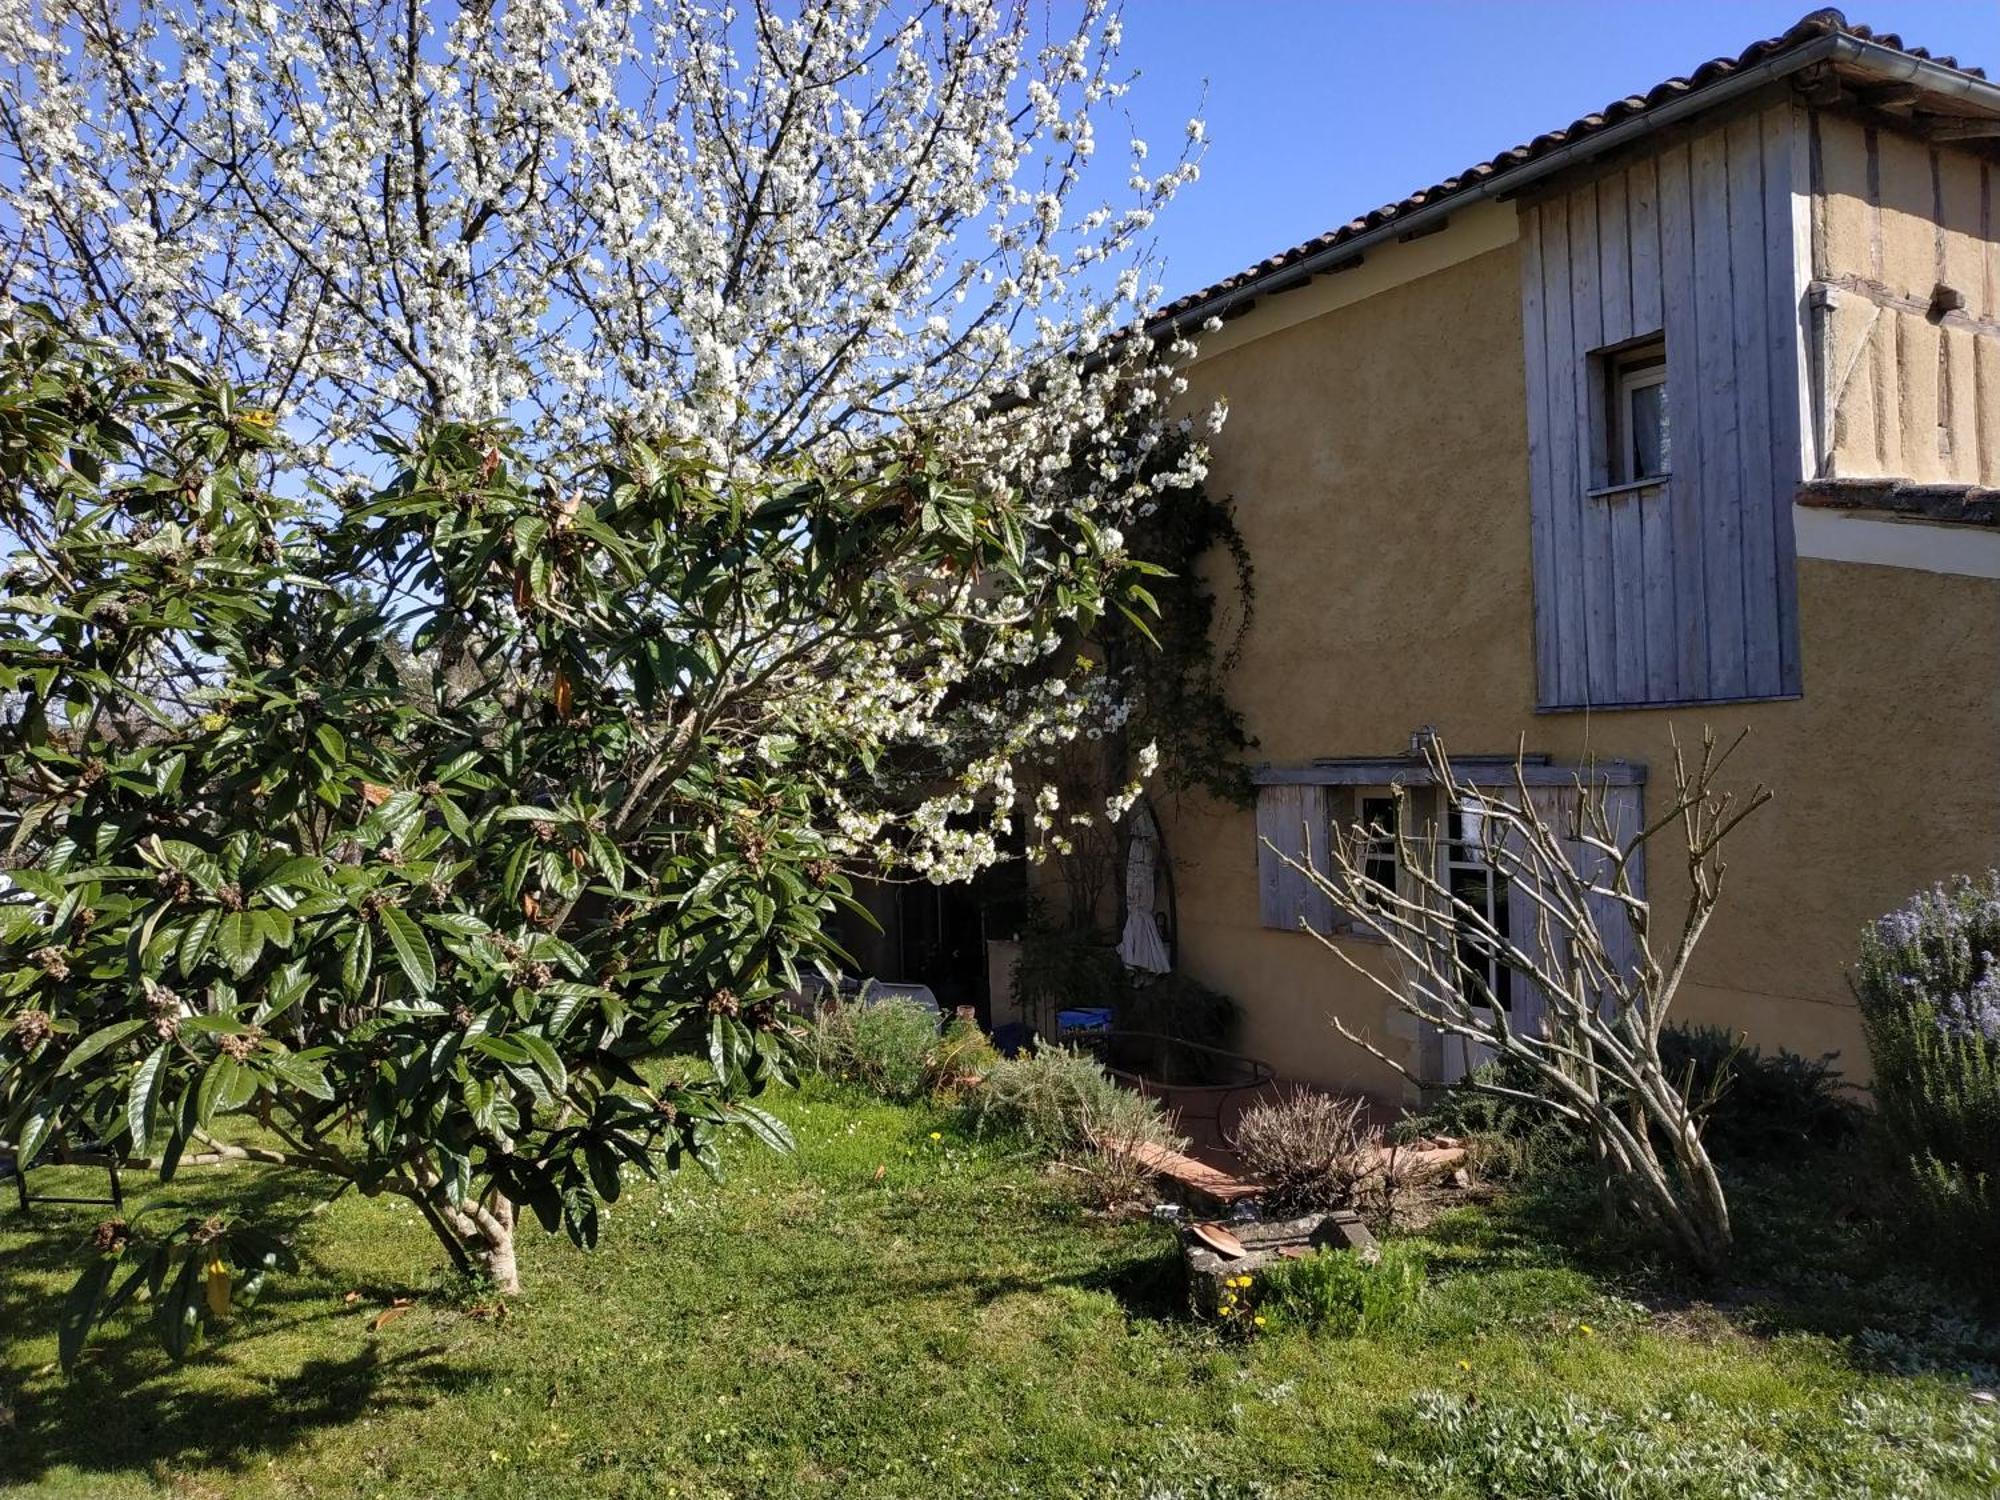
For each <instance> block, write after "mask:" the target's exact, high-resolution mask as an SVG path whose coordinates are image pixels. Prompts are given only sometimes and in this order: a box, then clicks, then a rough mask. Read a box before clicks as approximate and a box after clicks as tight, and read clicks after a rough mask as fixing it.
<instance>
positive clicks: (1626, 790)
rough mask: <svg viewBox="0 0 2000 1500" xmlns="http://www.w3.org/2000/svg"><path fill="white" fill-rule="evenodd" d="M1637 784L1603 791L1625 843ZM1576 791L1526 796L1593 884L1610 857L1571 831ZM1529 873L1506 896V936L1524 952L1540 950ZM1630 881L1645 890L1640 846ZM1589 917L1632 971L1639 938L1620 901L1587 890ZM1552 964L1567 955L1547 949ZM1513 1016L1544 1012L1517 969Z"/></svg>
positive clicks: (1635, 812)
mask: <svg viewBox="0 0 2000 1500" xmlns="http://www.w3.org/2000/svg"><path fill="white" fill-rule="evenodd" d="M1641 790H1642V788H1640V787H1638V786H1612V787H1607V788H1606V789H1605V792H1604V797H1605V809H1606V811H1607V812H1608V813H1609V815H1610V819H1611V826H1612V829H1613V831H1614V834H1615V836H1616V837H1617V839H1618V841H1619V842H1620V843H1621V844H1622V843H1628V842H1630V840H1631V839H1632V837H1633V835H1635V834H1636V833H1637V832H1638V831H1639V829H1640V827H1641V826H1642V825H1641V822H1640V819H1641V816H1642V813H1641V803H1640V792H1641ZM1578 795H1579V794H1578V792H1577V790H1576V788H1575V787H1562V786H1551V787H1536V788H1535V789H1534V790H1533V792H1532V793H1531V796H1532V798H1533V801H1534V807H1535V811H1536V813H1537V814H1539V815H1540V817H1541V818H1542V820H1543V821H1544V822H1545V823H1547V824H1548V825H1549V827H1550V828H1552V829H1554V830H1555V831H1556V832H1557V833H1558V834H1559V835H1561V836H1562V840H1563V853H1564V854H1565V855H1566V856H1567V857H1568V859H1569V863H1570V868H1571V869H1573V870H1575V871H1576V872H1577V873H1578V874H1579V875H1582V876H1584V877H1586V878H1588V879H1589V880H1590V881H1591V882H1592V883H1593V884H1601V883H1603V881H1604V877H1605V873H1606V867H1607V865H1608V863H1609V861H1608V860H1607V859H1606V858H1605V856H1604V855H1602V854H1600V853H1599V852H1598V851H1597V850H1595V849H1592V848H1590V847H1589V846H1588V845H1586V844H1585V843H1584V842H1583V840H1582V839H1580V838H1577V837H1575V836H1574V835H1575V833H1576V823H1577V799H1578ZM1531 878H1532V877H1530V876H1528V875H1525V874H1524V875H1523V876H1521V877H1519V878H1517V879H1516V881H1515V886H1516V889H1515V890H1513V891H1511V892H1510V893H1509V896H1508V901H1507V925H1508V936H1509V937H1510V938H1511V939H1512V940H1513V942H1514V944H1515V946H1516V947H1518V948H1520V949H1521V950H1522V951H1523V952H1526V953H1539V952H1541V948H1540V943H1541V936H1540V932H1539V930H1538V929H1539V916H1540V912H1541V905H1540V903H1539V902H1537V901H1536V899H1535V897H1534V895H1533V894H1532V893H1531V892H1530V891H1529V890H1527V889H1525V886H1526V883H1527V881H1528V880H1529V879H1531ZM1632 884H1633V887H1634V889H1635V892H1636V893H1637V894H1638V895H1640V896H1644V895H1645V893H1646V869H1645V853H1644V851H1643V850H1642V851H1640V853H1639V855H1638V857H1637V858H1636V859H1635V860H1634V862H1633V866H1632ZM1586 901H1587V904H1588V906H1589V908H1590V915H1591V920H1592V921H1593V922H1594V923H1595V925H1596V927H1597V931H1598V934H1599V935H1600V936H1601V937H1602V938H1603V940H1604V946H1605V948H1606V950H1607V951H1608V952H1609V953H1610V955H1611V958H1612V961H1613V962H1614V963H1616V964H1617V965H1618V966H1619V967H1620V968H1621V969H1622V970H1623V971H1624V972H1625V973H1626V974H1628V975H1630V974H1635V973H1637V972H1638V967H1639V950H1638V941H1637V939H1636V938H1635V937H1634V936H1633V933H1632V924H1631V923H1630V922H1629V921H1627V920H1626V918H1625V913H1624V909H1623V907H1622V906H1621V905H1620V904H1619V902H1618V901H1617V899H1616V898H1614V897H1612V896H1610V895H1608V894H1606V895H1592V896H1589V897H1587V898H1586ZM1551 939H1552V941H1554V942H1555V943H1557V944H1558V945H1561V944H1563V943H1564V939H1563V938H1562V936H1561V934H1559V933H1552V934H1551ZM1549 959H1550V960H1551V962H1550V963H1547V964H1545V965H1544V967H1552V968H1554V969H1556V970H1557V971H1560V969H1561V968H1562V966H1563V965H1564V964H1565V963H1566V962H1567V955H1566V954H1565V953H1564V952H1562V951H1560V950H1559V951H1557V952H1556V953H1554V954H1551V955H1549ZM1514 988H1515V994H1514V1019H1515V1022H1516V1024H1517V1025H1519V1024H1522V1023H1523V1022H1524V1020H1525V1018H1526V1017H1528V1016H1530V1015H1532V1016H1533V1017H1534V1018H1535V1019H1536V1023H1537V1024H1539V1022H1540V1018H1541V1017H1542V1016H1543V1015H1545V1014H1546V1012H1547V1008H1548V1002H1547V1000H1546V998H1545V997H1544V996H1543V995H1542V993H1541V991H1540V988H1539V986H1536V985H1533V984H1531V983H1529V982H1528V981H1527V980H1526V979H1524V978H1523V977H1521V976H1520V975H1519V974H1516V975H1515V976H1514Z"/></svg>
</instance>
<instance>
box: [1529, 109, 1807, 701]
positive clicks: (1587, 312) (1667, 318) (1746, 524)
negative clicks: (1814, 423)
mask: <svg viewBox="0 0 2000 1500" xmlns="http://www.w3.org/2000/svg"><path fill="white" fill-rule="evenodd" d="M1804 142H1805V132H1804V122H1803V117H1802V115H1801V114H1800V112H1799V111H1797V110H1796V109H1795V108H1794V106H1793V105H1791V104H1790V103H1779V104H1773V105H1770V106H1768V107H1766V108H1764V109H1762V110H1758V111H1753V112H1747V113H1742V114H1738V115H1736V116H1734V117H1732V118H1729V119H1726V120H1724V121H1721V122H1718V123H1716V124H1714V125H1712V126H1711V127H1710V128H1708V129H1707V130H1705V131H1703V132H1701V133H1699V134H1695V135H1692V136H1684V137H1681V138H1678V139H1667V140H1663V141H1662V143H1661V144H1659V145H1657V146H1656V147H1655V148H1653V149H1652V150H1651V151H1650V152H1648V153H1646V154H1644V155H1641V156H1637V157H1628V158H1626V159H1624V160H1622V161H1620V162H1619V163H1618V164H1616V165H1615V166H1613V167H1612V168H1610V169H1608V170H1605V171H1602V172H1600V173H1598V174H1597V175H1595V176H1594V177H1591V178H1589V179H1588V180H1583V181H1578V182H1575V183H1573V184H1571V185H1569V186H1568V187H1567V188H1565V189H1563V190H1560V191H1556V192H1552V193H1549V194H1546V195H1544V196H1543V197H1541V198H1540V199H1538V200H1537V201H1535V202H1532V203H1527V204H1524V205H1523V207H1522V210H1521V215H1522V225H1521V227H1522V253H1521V259H1522V294H1521V297H1522V317H1523V332H1524V340H1525V350H1526V360H1527V390H1528V427H1529V464H1530V478H1531V487H1532V495H1533V510H1532V516H1533V528H1534V559H1535V564H1534V566H1535V646H1536V667H1537V674H1538V679H1539V690H1538V697H1539V701H1540V703H1541V705H1542V706H1543V707H1545V708H1580V707H1587V706H1611V705H1618V704H1648V703H1681V702H1699V701H1712V700H1727V699H1743V698H1768V697H1782V696H1787V695H1790V694H1795V693H1797V692H1798V691H1799V679H1800V674H1799V662H1798V647H1797V607H1796V601H1795V584H1794V579H1793V550H1792V531H1791V503H1792V494H1793V491H1794V490H1795V489H1796V487H1797V485H1798V482H1799V480H1800V479H1801V477H1803V473H1804V457H1803V442H1804V438H1803V435H1802V432H1801V424H1802V411H1803V407H1802V404H1801V390H1802V378H1803V376H1802V358H1803V344H1802V338H1801V324H1800V313H1801V302H1800V294H1801V292H1802V290H1803V282H1804V279H1805V274H1806V268H1805V266H1804V265H1803V263H1802V257H1803V254H1804V248H1805V247H1804V241H1803V239H1802V238H1801V234H1800V232H1799V231H1800V228H1801V226H1802V224H1803V220H1804V216H1805V210H1804V207H1803V203H1802V201H1801V199H1802V194H1803V192H1804V190H1805V186H1806V183H1805V159H1806V158H1805V150H1804ZM1660 335H1664V338H1665V344H1666V362H1667V388H1668V393H1669V397H1668V399H1669V402H1670V404H1671V407H1672V432H1673V458H1672V465H1671V467H1672V473H1671V475H1670V476H1668V477H1667V478H1665V479H1664V480H1662V481H1661V482H1659V483H1655V484H1646V485H1638V486H1621V487H1616V488H1614V487H1611V486H1610V485H1609V483H1608V480H1609V470H1608V468H1607V454H1606V452H1605V446H1604V443H1605V437H1604V435H1605V429H1606V426H1607V422H1608V418H1609V409H1608V400H1607V397H1606V395H1605V392H1604V389H1603V379H1604V373H1603V370H1602V369H1601V367H1600V363H1599V361H1597V360H1594V359H1593V356H1594V355H1597V354H1599V353H1600V351H1605V350H1615V349H1617V348H1618V347H1619V346H1621V345H1630V344H1632V343H1633V342H1634V341H1638V340H1644V339H1647V338H1649V337H1656V336H1660Z"/></svg>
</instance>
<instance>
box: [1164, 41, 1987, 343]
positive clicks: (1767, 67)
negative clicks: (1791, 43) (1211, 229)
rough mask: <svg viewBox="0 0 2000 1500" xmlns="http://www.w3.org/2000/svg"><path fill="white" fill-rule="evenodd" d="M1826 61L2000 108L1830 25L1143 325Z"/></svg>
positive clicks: (1322, 260)
mask: <svg viewBox="0 0 2000 1500" xmlns="http://www.w3.org/2000/svg"><path fill="white" fill-rule="evenodd" d="M1826 62H1832V63H1844V64H1848V65H1851V66H1854V67H1858V68H1862V69H1865V70H1866V71H1868V72H1871V73H1874V74H1877V75H1878V76H1880V77H1881V78H1883V79H1884V80H1885V81H1888V82H1894V83H1913V84H1915V85H1916V86H1917V87H1918V88H1920V89H1923V90H1925V91H1927V92H1930V93H1935V94H1940V95H1944V96H1946V97H1949V98H1954V99H1959V100H1963V101H1964V102H1966V103H1969V104H1975V105H1977V106H1979V107H1980V108H1983V109H1990V110H1992V111H1994V112H1995V113H1996V114H2000V84H1996V83H1993V82H1990V81H1988V80H1987V79H1984V78H1975V77H1973V76H1972V75H1971V74H1968V73H1963V72H1960V71H1959V70H1958V69H1956V68H1947V67H1944V66H1943V65H1941V64H1939V63H1937V62H1935V61H1932V60H1931V59H1929V58H1922V57H1915V56H1913V55H1911V54H1910V53H1908V52H1904V51H1900V50H1898V49H1897V48H1894V47H1885V46H1882V45H1880V44H1879V43H1876V42H1873V41H1870V40H1868V39H1866V38H1863V37H1857V36H1853V35H1850V34H1848V33H1846V32H1833V33H1830V34H1828V35H1825V36H1821V37H1816V38H1814V39H1813V40H1812V41H1809V42H1806V43H1804V44H1803V45H1801V46H1798V47H1795V48H1793V49H1792V50H1791V51H1788V52H1785V53H1782V54H1780V55H1779V56H1777V57H1771V58H1766V59H1765V60H1764V61H1763V62H1761V63H1756V64H1753V65H1752V66H1750V67H1748V68H1744V69H1742V70H1740V71H1738V72H1735V73H1732V74H1730V75H1729V76H1728V77H1727V78H1723V79H1720V80H1718V81H1717V82H1715V83H1712V84H1709V85H1708V86H1707V87H1705V88H1701V89H1697V90H1695V91H1694V92H1692V93H1689V94H1686V95H1684V96H1683V97H1681V98H1679V99H1673V100H1669V101H1668V102H1667V103H1665V104H1660V105H1655V106H1653V107H1652V108H1650V109H1647V110H1645V111H1644V112H1643V113H1641V114H1637V115H1634V116H1632V117H1631V118H1630V119H1626V120H1621V121H1619V122H1618V123H1617V124H1615V125H1607V126H1606V127H1604V128H1603V129H1602V130H1595V131H1592V132H1591V133H1590V134H1589V135H1587V136H1583V137H1581V138H1580V139H1577V140H1575V141H1571V142H1568V143H1566V144H1564V145H1562V146H1558V147H1557V148H1556V149H1555V150H1553V151H1550V152H1548V153H1546V154H1544V155H1541V156H1537V157H1536V158H1535V159H1534V160H1532V161H1526V162H1522V163H1520V164H1519V165H1517V166H1513V167H1508V168H1506V169H1505V170H1503V171H1499V172H1495V173H1494V174H1493V175H1492V176H1490V177H1487V178H1483V179H1481V180H1480V181H1478V182H1476V183H1472V184H1469V185H1468V186H1465V187H1461V188H1460V189H1458V191H1456V192H1453V193H1449V194H1446V195H1444V196H1442V197H1439V198H1436V199H1433V200H1432V201H1431V202H1429V203H1426V204H1424V205H1423V206H1422V207H1421V208H1416V209H1412V210H1411V211H1410V212H1409V213H1406V214H1397V215H1396V216H1395V217H1394V218H1391V219H1386V220H1384V221H1383V222H1382V223H1380V224H1377V225H1375V226H1373V227H1372V228H1369V229H1365V230H1363V231H1362V232H1361V233H1359V234H1356V235H1353V236H1351V237H1350V238H1347V239H1344V240H1342V241H1340V242H1339V243H1338V244H1335V245H1329V246H1328V247H1326V248H1325V249H1323V250H1316V251H1314V252H1313V253H1312V254H1311V255H1308V256H1304V257H1302V258H1301V259H1299V260H1296V261H1293V262H1291V263H1289V264H1287V265H1283V266H1278V267H1274V268H1273V269H1272V270H1270V271H1267V272H1265V273H1263V274H1262V275H1260V276H1258V277H1257V278H1256V279H1255V280H1253V281H1248V282H1245V283H1244V284H1243V285H1241V286H1237V287H1231V288H1230V289H1229V290H1228V291H1226V292H1223V293H1221V294H1220V295H1218V296H1215V297H1211V298H1209V299H1207V300H1206V301H1204V302H1200V303H1197V304H1196V305H1195V306H1193V307H1191V308H1188V309H1186V310H1185V311H1182V312H1178V313H1175V314H1174V315H1173V316H1172V317H1170V318H1163V319H1161V320H1159V321H1157V322H1154V323H1152V324H1149V325H1148V328H1149V330H1150V331H1151V332H1152V333H1154V334H1155V335H1158V336H1161V337H1166V336H1170V335H1171V336H1177V335H1181V334H1185V333H1187V332H1189V331H1191V330H1194V329H1198V328H1199V327H1200V326H1201V325H1202V324H1203V323H1205V322H1207V321H1208V320H1209V319H1210V318H1219V317H1227V316H1229V315H1230V314H1231V313H1232V312H1236V311H1237V310H1239V309H1244V310H1247V307H1246V304H1248V303H1251V302H1254V301H1256V300H1257V298H1259V297H1261V296H1265V295H1267V294H1269V293H1270V292H1271V291H1273V290H1274V289H1275V284H1276V283H1279V282H1284V283H1286V284H1287V285H1297V284H1299V283H1300V282H1303V281H1307V280H1310V279H1311V278H1312V277H1314V276H1316V275H1318V274H1319V273H1321V272H1322V271H1325V270H1327V269H1329V268H1331V267H1333V266H1335V265H1341V264H1345V263H1347V262H1351V261H1353V260H1354V259H1355V258H1356V257H1358V256H1361V255H1365V254H1366V253H1367V252H1368V251H1370V250H1372V249H1374V248H1376V247H1378V246H1380V245H1383V244H1386V243H1389V242H1391V241H1394V240H1400V239H1403V238H1405V237H1407V236H1409V235H1412V234H1414V233H1417V232H1419V231H1421V230H1423V229H1426V228H1429V227H1432V226H1436V225H1439V224H1441V222H1442V221H1443V220H1444V219H1446V218H1448V217H1449V216H1450V215H1451V214H1453V213H1457V212H1462V211H1463V210H1464V209H1465V208H1466V207H1467V206H1468V205H1470V204H1474V203H1480V202H1484V201H1486V200H1488V199H1493V198H1504V197H1507V196H1509V195H1511V194H1514V193H1518V192H1520V191H1521V189H1523V188H1525V187H1527V186H1529V185H1530V184H1531V183H1534V182H1536V181H1538V180H1539V179H1541V178H1544V177H1549V176H1553V175H1554V174H1555V173H1557V172H1560V171H1562V170H1564V169H1565V168H1567V167H1571V166H1574V165H1576V164H1577V163H1578V162H1583V161H1589V160H1590V159H1592V158H1593V157H1598V156H1602V155H1604V154H1606V153H1607V152H1611V151H1616V150H1617V149H1618V148H1619V147H1621V146H1624V145H1626V144H1627V143H1629V142H1631V141H1635V140H1639V139H1641V138H1642V137H1644V136H1647V135H1651V134H1653V133H1654V132H1656V131H1659V130H1664V129H1666V128H1667V127H1668V126H1670V125H1673V124H1675V123H1677V122H1678V121H1681V120H1685V119H1689V118H1691V117H1692V116H1694V115H1698V114H1702V113H1705V112H1706V111H1708V110H1712V109H1714V108H1716V107H1717V106H1718V105H1722V104H1727V103H1729V102H1730V101H1731V100H1733V99H1739V98H1742V97H1743V96H1744V95H1746V94H1753V93H1755V92H1756V91H1757V90H1759V89H1762V88H1766V87H1768V86H1769V85H1771V84H1773V83H1776V82H1777V81H1779V80H1780V79H1783V78H1788V77H1790V76H1791V75H1792V74H1794V73H1798V72H1801V71H1803V70H1804V69H1806V68H1810V67H1813V66H1815V65H1817V64H1819V63H1826Z"/></svg>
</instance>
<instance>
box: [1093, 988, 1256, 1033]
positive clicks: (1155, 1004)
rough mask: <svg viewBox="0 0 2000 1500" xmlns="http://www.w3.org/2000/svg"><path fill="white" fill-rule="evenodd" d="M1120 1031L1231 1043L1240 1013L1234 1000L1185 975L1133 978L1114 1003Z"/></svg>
mask: <svg viewBox="0 0 2000 1500" xmlns="http://www.w3.org/2000/svg"><path fill="white" fill-rule="evenodd" d="M1117 1014H1118V1026H1119V1029H1120V1030H1124V1031H1151V1032H1156V1033H1158V1034H1159V1035H1161V1036H1170V1037H1173V1038H1175V1039H1176V1040H1177V1041H1183V1042H1195V1043H1198V1044H1199V1045H1201V1046H1204V1047H1223V1048H1227V1047H1229V1046H1231V1045H1232V1044H1233V1043H1234V1042H1235V1040H1236V1023H1237V1021H1238V1019H1239V1016H1240V1012H1239V1011H1238V1009H1237V1005H1236V1002H1235V1001H1234V1000H1232V999H1230V998H1229V997H1228V996H1227V995H1225V994H1222V993H1221V992H1220V991H1218V990H1212V989H1210V988H1209V987H1208V986H1207V985H1205V984H1203V983H1201V981H1199V980H1197V979H1190V978H1189V977H1188V976H1187V975H1185V974H1159V975H1155V976H1153V977H1151V978H1147V979H1143V980H1136V981H1135V982H1133V983H1131V984H1130V985H1129V987H1128V988H1127V990H1126V993H1125V996H1124V998H1123V999H1122V1000H1120V1001H1119V1002H1118V1006H1117Z"/></svg>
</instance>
